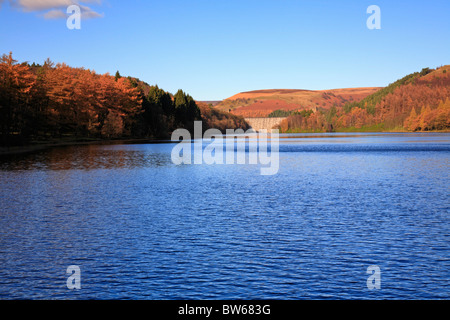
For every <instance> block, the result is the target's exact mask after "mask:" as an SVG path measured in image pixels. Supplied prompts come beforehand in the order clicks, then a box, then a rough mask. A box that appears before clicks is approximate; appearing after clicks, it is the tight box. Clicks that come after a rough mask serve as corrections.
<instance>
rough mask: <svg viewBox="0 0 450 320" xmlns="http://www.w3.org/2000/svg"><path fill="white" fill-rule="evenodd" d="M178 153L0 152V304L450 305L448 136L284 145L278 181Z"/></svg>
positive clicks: (290, 138) (287, 140) (291, 140)
mask: <svg viewBox="0 0 450 320" xmlns="http://www.w3.org/2000/svg"><path fill="white" fill-rule="evenodd" d="M173 147H174V144H169V143H162V144H115V145H87V146H73V147H64V148H62V147H61V148H54V149H49V150H45V151H41V152H37V153H33V154H24V155H16V156H1V157H0V183H1V188H0V227H1V230H0V299H295V300H297V299H449V298H450V218H449V209H450V200H449V190H450V189H449V181H450V179H449V178H450V174H449V172H450V170H449V167H450V134H310V135H304V134H301V135H283V136H282V139H281V142H280V162H279V172H278V174H276V175H273V176H262V175H261V174H260V166H258V165H249V164H247V165H238V164H235V165H205V164H203V165H180V166H176V165H174V164H173V163H172V161H171V156H170V154H171V150H172V148H173ZM70 265H78V266H79V267H80V269H81V289H80V290H69V289H68V288H67V286H66V280H67V277H68V275H66V269H67V267H68V266H70ZM371 265H377V266H379V268H380V270H381V288H380V289H379V290H369V289H368V288H367V278H368V277H369V275H368V274H367V273H366V271H367V268H368V267H369V266H371Z"/></svg>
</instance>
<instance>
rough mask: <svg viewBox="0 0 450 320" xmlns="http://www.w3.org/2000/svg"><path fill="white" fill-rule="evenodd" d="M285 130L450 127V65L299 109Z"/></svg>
mask: <svg viewBox="0 0 450 320" xmlns="http://www.w3.org/2000/svg"><path fill="white" fill-rule="evenodd" d="M280 129H281V131H282V132H324V131H432V130H433V131H434V130H449V129H450V65H447V66H442V67H439V68H436V69H430V68H424V69H422V71H420V72H415V73H412V74H409V75H407V76H405V77H403V78H402V79H400V80H397V81H395V82H394V83H392V84H390V85H388V86H387V87H385V88H382V89H380V90H377V91H376V92H374V93H372V94H370V95H368V96H366V97H364V98H363V99H361V100H359V101H353V102H347V103H345V104H343V105H341V106H334V107H332V108H330V109H329V110H324V109H322V110H320V109H311V110H310V112H303V113H302V112H297V113H294V114H292V115H290V116H289V117H288V118H287V119H286V120H284V121H283V122H282V123H281V125H280Z"/></svg>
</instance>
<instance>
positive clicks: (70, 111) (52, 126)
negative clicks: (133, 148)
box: [0, 53, 248, 146]
mask: <svg viewBox="0 0 450 320" xmlns="http://www.w3.org/2000/svg"><path fill="white" fill-rule="evenodd" d="M194 121H202V122H203V128H204V130H207V129H208V128H218V129H221V128H222V129H223V130H225V129H226V128H230V129H235V128H242V129H244V130H247V129H248V124H247V123H246V122H245V120H244V119H243V118H241V117H238V116H235V115H231V114H229V113H226V112H220V111H218V110H213V109H212V108H211V106H208V105H205V104H201V103H197V102H196V101H195V100H194V98H192V97H191V96H190V95H189V94H187V93H185V92H184V91H182V90H178V92H176V93H175V94H171V93H169V92H166V91H164V90H163V89H160V88H159V87H158V86H156V85H155V86H150V85H148V84H147V83H145V82H143V81H141V80H139V79H137V78H132V77H122V76H121V75H120V72H119V71H117V72H116V74H115V76H112V75H110V74H108V73H106V74H97V73H96V72H95V71H93V70H89V69H85V68H73V67H70V66H68V65H66V64H64V63H57V64H55V63H54V62H52V61H51V60H50V59H47V60H46V61H45V62H44V64H43V65H40V64H36V63H32V64H29V63H28V62H23V63H19V62H18V61H16V60H14V58H13V56H12V53H9V54H8V55H6V54H4V55H3V56H2V57H1V58H0V145H3V146H11V145H25V144H32V143H34V142H36V141H55V140H56V141H57V140H58V139H59V140H60V139H72V140H81V139H120V138H167V137H170V133H171V132H172V131H173V130H175V129H177V128H186V129H188V130H192V129H193V123H194Z"/></svg>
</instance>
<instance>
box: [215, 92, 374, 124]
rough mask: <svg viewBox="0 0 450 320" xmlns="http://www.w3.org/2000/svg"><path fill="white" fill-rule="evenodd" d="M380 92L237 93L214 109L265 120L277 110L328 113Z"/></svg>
mask: <svg viewBox="0 0 450 320" xmlns="http://www.w3.org/2000/svg"><path fill="white" fill-rule="evenodd" d="M380 89H381V88H349V89H333V90H317V91H314V90H298V89H271V90H257V91H249V92H242V93H238V94H236V95H234V96H232V97H230V98H228V99H226V100H224V101H222V102H220V103H219V104H217V105H216V108H217V109H219V110H221V111H226V112H231V113H233V114H235V115H240V116H244V117H246V118H257V117H267V116H269V115H270V114H271V113H272V112H274V111H277V110H284V111H301V110H315V111H317V110H328V109H330V108H331V107H333V106H336V107H341V106H343V105H345V104H346V103H349V102H358V101H360V100H362V99H363V98H365V97H367V96H368V95H370V94H372V93H374V92H376V91H378V90H380Z"/></svg>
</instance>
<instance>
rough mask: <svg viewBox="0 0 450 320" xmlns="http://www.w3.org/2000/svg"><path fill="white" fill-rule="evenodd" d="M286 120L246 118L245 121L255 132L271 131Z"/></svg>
mask: <svg viewBox="0 0 450 320" xmlns="http://www.w3.org/2000/svg"><path fill="white" fill-rule="evenodd" d="M284 119H286V118H245V121H247V123H248V124H249V125H250V126H251V127H252V128H253V130H255V131H260V130H267V131H270V129H272V128H273V127H275V126H277V125H279V124H280V123H281V121H283V120H284Z"/></svg>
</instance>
